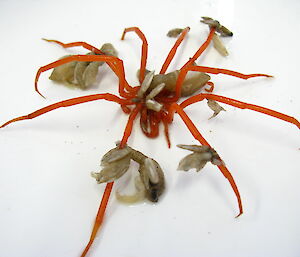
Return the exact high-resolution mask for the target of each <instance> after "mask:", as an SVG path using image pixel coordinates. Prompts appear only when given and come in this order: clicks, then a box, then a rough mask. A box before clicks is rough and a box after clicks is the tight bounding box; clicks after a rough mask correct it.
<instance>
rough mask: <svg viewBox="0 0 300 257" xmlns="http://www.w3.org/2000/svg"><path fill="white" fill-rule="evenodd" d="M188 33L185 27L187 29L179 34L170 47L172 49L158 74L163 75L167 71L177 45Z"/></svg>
mask: <svg viewBox="0 0 300 257" xmlns="http://www.w3.org/2000/svg"><path fill="white" fill-rule="evenodd" d="M189 31H190V28H189V27H187V28H185V29H184V30H183V31H182V32H181V34H180V36H179V38H178V39H177V40H176V42H175V44H174V46H173V47H172V49H171V50H170V52H169V54H168V56H167V58H166V60H165V62H164V64H163V66H162V67H161V70H160V72H159V73H160V74H165V73H166V71H167V69H168V67H169V65H170V63H171V61H172V60H173V57H174V55H175V54H176V51H177V48H178V47H179V45H180V44H181V42H182V41H183V39H184V38H185V36H186V34H187V33H188V32H189Z"/></svg>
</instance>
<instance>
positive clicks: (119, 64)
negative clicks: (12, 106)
mask: <svg viewBox="0 0 300 257" xmlns="http://www.w3.org/2000/svg"><path fill="white" fill-rule="evenodd" d="M73 61H79V62H93V61H96V62H101V61H102V62H106V63H112V64H113V65H111V68H112V70H113V71H114V72H115V74H116V75H117V76H118V77H119V93H120V95H121V96H123V97H125V98H132V95H131V94H127V93H126V92H125V90H124V87H125V86H126V84H128V83H127V81H126V79H125V73H124V66H123V61H122V60H120V59H119V58H117V57H114V56H107V55H72V56H68V57H65V58H63V59H60V60H57V61H55V62H52V63H50V64H47V65H45V66H43V67H41V68H39V70H38V71H37V74H36V77H35V82H34V85H35V91H37V92H38V93H39V94H40V95H41V96H42V97H44V96H43V95H42V94H41V93H40V92H39V90H38V84H37V83H38V80H39V77H40V75H41V73H43V72H45V71H47V70H50V69H53V68H55V67H57V66H60V65H63V64H65V63H69V62H73ZM44 98H45V97H44Z"/></svg>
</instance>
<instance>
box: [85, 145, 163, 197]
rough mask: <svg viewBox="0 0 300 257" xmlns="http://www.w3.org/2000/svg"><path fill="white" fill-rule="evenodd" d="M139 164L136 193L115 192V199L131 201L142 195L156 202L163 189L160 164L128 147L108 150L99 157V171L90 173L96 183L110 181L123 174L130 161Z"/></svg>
mask: <svg viewBox="0 0 300 257" xmlns="http://www.w3.org/2000/svg"><path fill="white" fill-rule="evenodd" d="M131 160H133V161H135V162H137V163H138V164H139V173H140V178H139V179H136V183H135V186H136V191H137V192H136V193H135V194H134V195H131V196H127V195H121V194H120V193H119V192H117V199H119V200H120V201H123V202H127V203H132V202H135V201H138V200H140V199H141V198H142V195H144V197H146V198H147V199H148V200H149V201H151V202H157V201H158V199H159V196H160V195H161V194H162V193H163V191H164V189H165V180H164V174H163V171H162V169H161V167H160V165H159V164H158V163H157V162H156V161H155V160H153V159H152V158H149V157H147V156H146V155H144V154H143V153H141V152H139V151H137V150H135V149H133V148H131V147H129V146H125V147H124V148H119V145H118V144H117V147H115V148H113V149H111V150H110V151H108V152H107V153H106V154H105V155H104V156H103V157H102V159H101V166H102V167H103V168H102V170H101V171H100V172H92V173H91V175H92V177H94V178H95V179H96V180H97V182H98V183H107V182H112V181H115V180H117V179H118V178H120V177H121V176H123V175H124V174H125V173H126V172H127V171H128V169H129V166H130V161H131Z"/></svg>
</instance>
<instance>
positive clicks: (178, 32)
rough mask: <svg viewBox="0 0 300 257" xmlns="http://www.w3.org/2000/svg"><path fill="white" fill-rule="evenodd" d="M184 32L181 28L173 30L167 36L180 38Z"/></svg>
mask: <svg viewBox="0 0 300 257" xmlns="http://www.w3.org/2000/svg"><path fill="white" fill-rule="evenodd" d="M182 31H183V29H180V28H175V29H171V30H169V31H168V33H167V36H168V37H178V36H179V35H180V34H181V32H182Z"/></svg>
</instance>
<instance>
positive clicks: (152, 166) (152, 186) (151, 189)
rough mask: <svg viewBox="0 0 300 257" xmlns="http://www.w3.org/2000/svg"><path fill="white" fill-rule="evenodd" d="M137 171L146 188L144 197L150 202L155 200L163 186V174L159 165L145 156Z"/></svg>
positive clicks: (161, 191)
mask: <svg viewBox="0 0 300 257" xmlns="http://www.w3.org/2000/svg"><path fill="white" fill-rule="evenodd" d="M139 172H140V176H141V180H142V182H143V184H144V186H145V189H146V198H147V199H148V200H149V201H151V202H157V201H158V198H159V196H160V195H161V194H162V193H163V191H164V188H165V180H164V174H163V171H162V169H161V167H160V165H159V164H158V163H157V162H156V161H155V160H153V159H151V158H145V159H144V161H143V163H142V164H141V165H140V168H139Z"/></svg>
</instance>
